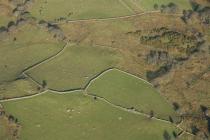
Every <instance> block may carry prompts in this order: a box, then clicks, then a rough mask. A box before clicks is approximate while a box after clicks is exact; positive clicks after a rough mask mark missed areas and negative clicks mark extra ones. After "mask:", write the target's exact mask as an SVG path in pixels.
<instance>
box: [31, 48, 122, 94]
mask: <svg viewBox="0 0 210 140" xmlns="http://www.w3.org/2000/svg"><path fill="white" fill-rule="evenodd" d="M118 59H119V56H118V54H117V53H116V52H115V51H113V50H112V49H107V48H104V47H100V46H97V47H94V46H77V45H73V46H69V47H68V48H67V49H66V50H65V52H64V53H63V54H62V55H61V56H58V57H57V58H55V59H54V60H52V61H50V62H48V63H45V64H43V65H41V66H39V67H37V68H35V69H32V70H31V71H29V72H28V74H29V75H30V76H32V77H33V78H34V79H35V80H37V81H39V82H40V83H42V81H43V80H46V81H47V85H48V87H49V88H52V89H56V90H69V89H77V88H83V87H84V86H85V85H86V84H87V83H88V81H89V80H90V79H92V78H93V77H94V76H96V75H97V74H99V73H100V72H102V71H104V70H106V69H108V68H109V67H113V66H115V65H117V63H118Z"/></svg>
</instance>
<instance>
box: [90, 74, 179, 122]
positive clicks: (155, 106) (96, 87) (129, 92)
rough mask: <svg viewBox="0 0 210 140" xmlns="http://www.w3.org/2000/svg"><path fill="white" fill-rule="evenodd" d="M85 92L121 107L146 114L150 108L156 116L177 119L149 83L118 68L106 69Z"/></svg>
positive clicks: (171, 109)
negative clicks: (132, 108)
mask: <svg viewBox="0 0 210 140" xmlns="http://www.w3.org/2000/svg"><path fill="white" fill-rule="evenodd" d="M87 92H88V93H89V94H93V95H97V96H100V97H104V98H105V99H107V100H109V101H110V102H112V103H114V104H117V105H121V106H123V107H127V108H131V107H134V108H135V109H137V110H139V111H141V112H144V113H147V114H149V113H150V111H151V110H152V111H154V114H155V116H157V117H160V118H163V119H169V116H171V117H172V118H173V117H174V118H175V119H176V120H177V118H176V117H175V116H176V113H175V111H174V110H173V108H172V106H170V105H169V104H168V103H167V102H166V100H164V99H163V97H161V96H160V94H159V93H158V92H157V91H156V90H155V89H154V88H153V87H152V86H151V85H149V84H148V83H146V82H144V81H142V80H140V79H138V78H136V77H132V76H131V75H128V74H126V73H124V72H121V71H119V70H111V71H108V72H107V73H105V74H104V75H102V76H101V77H99V78H98V79H97V80H95V81H93V82H92V83H91V85H90V86H89V87H88V89H87Z"/></svg>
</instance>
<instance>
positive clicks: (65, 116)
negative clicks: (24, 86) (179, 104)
mask: <svg viewBox="0 0 210 140" xmlns="http://www.w3.org/2000/svg"><path fill="white" fill-rule="evenodd" d="M3 106H4V108H5V110H7V112H8V113H11V114H13V115H14V116H15V117H17V118H18V120H19V123H20V124H21V126H22V127H21V134H20V139H21V140H29V139H30V140H49V139H50V140H58V139H62V140H69V139H72V140H84V139H86V140H117V139H120V140H139V139H144V140H151V139H155V140H162V139H163V132H164V131H165V130H166V131H167V132H168V133H169V134H170V135H171V133H172V131H176V132H177V131H178V130H177V129H176V128H174V127H173V126H172V125H171V124H168V123H164V122H160V121H156V120H151V119H149V118H146V117H143V116H140V115H136V114H132V113H128V112H125V111H121V110H119V109H117V108H114V107H112V106H110V105H108V104H106V103H104V102H102V101H100V100H94V99H93V98H90V97H87V96H85V95H83V94H81V93H80V92H74V93H69V94H63V95H58V94H53V93H50V92H48V93H46V94H43V95H40V96H37V97H34V98H31V99H26V100H18V101H12V102H5V103H3Z"/></svg>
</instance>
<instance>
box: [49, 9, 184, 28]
mask: <svg viewBox="0 0 210 140" xmlns="http://www.w3.org/2000/svg"><path fill="white" fill-rule="evenodd" d="M153 13H161V12H160V11H150V12H144V13H137V14H133V15H128V16H119V17H110V18H92V19H79V20H67V21H63V22H54V23H53V22H52V23H51V24H52V25H62V24H67V23H77V22H91V21H109V20H117V19H127V18H132V17H138V16H143V15H147V14H153ZM164 15H172V16H180V15H182V14H181V13H177V14H167V13H164Z"/></svg>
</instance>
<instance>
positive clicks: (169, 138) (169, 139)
mask: <svg viewBox="0 0 210 140" xmlns="http://www.w3.org/2000/svg"><path fill="white" fill-rule="evenodd" d="M163 139H164V140H171V136H170V135H169V133H168V132H167V131H166V130H165V131H164V133H163Z"/></svg>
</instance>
